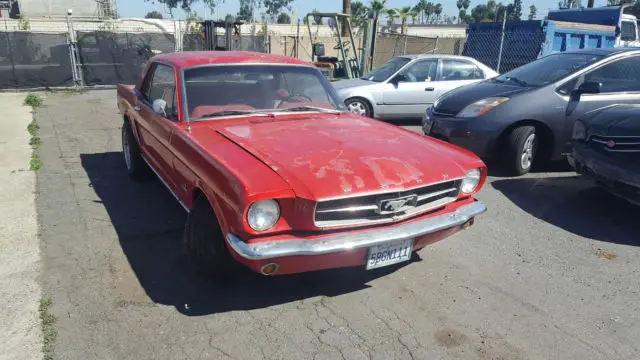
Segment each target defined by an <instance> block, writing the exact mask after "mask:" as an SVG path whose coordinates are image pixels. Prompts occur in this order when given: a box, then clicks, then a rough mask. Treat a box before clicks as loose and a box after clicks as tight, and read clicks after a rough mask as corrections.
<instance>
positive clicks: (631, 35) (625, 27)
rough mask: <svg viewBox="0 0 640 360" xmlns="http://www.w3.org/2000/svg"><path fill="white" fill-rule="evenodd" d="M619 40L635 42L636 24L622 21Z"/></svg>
mask: <svg viewBox="0 0 640 360" xmlns="http://www.w3.org/2000/svg"><path fill="white" fill-rule="evenodd" d="M620 40H622V41H635V40H636V24H634V23H633V22H632V21H623V22H622V26H621V27H620Z"/></svg>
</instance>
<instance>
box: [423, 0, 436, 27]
mask: <svg viewBox="0 0 640 360" xmlns="http://www.w3.org/2000/svg"><path fill="white" fill-rule="evenodd" d="M434 7H435V5H433V3H432V2H430V1H429V2H428V3H427V5H425V7H424V15H425V17H426V19H425V21H426V23H427V24H428V23H429V19H430V18H431V14H433V10H434Z"/></svg>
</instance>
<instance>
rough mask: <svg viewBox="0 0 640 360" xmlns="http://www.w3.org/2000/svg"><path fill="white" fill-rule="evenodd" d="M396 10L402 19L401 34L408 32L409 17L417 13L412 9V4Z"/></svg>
mask: <svg viewBox="0 0 640 360" xmlns="http://www.w3.org/2000/svg"><path fill="white" fill-rule="evenodd" d="M395 12H396V14H397V15H398V17H399V18H400V20H402V28H401V30H400V34H403V35H404V34H406V32H407V19H408V18H409V17H413V16H415V13H414V12H413V9H411V6H404V7H401V8H399V9H396V11H395Z"/></svg>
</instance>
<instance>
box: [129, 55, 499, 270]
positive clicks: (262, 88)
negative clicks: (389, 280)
mask: <svg viewBox="0 0 640 360" xmlns="http://www.w3.org/2000/svg"><path fill="white" fill-rule="evenodd" d="M118 108H119V110H120V112H121V113H122V115H123V117H124V124H123V126H122V146H123V153H124V161H125V163H126V167H127V170H128V172H129V175H130V176H131V177H132V178H133V179H135V180H142V179H145V178H149V176H148V175H151V174H153V173H155V174H156V175H157V177H158V178H160V180H161V181H162V182H163V183H164V184H165V185H166V186H167V188H168V189H169V190H170V191H171V192H172V193H173V195H174V196H175V197H176V199H177V200H178V201H179V202H180V204H182V206H183V207H184V208H185V209H186V210H187V211H188V212H189V216H188V220H187V224H186V227H185V232H184V243H185V247H186V249H187V253H188V255H189V257H190V259H191V261H192V262H193V263H194V264H195V265H196V266H197V267H198V268H200V269H201V270H203V271H205V272H206V273H207V274H210V275H213V276H217V277H220V276H221V277H225V276H229V275H231V273H232V271H233V270H235V269H237V268H238V267H241V265H245V266H247V267H249V268H250V269H252V270H253V271H256V272H259V273H261V274H264V275H281V274H291V273H299V272H305V271H313V270H321V269H329V268H339V267H349V266H363V267H364V268H366V269H373V268H378V267H382V266H387V265H391V264H395V263H399V262H402V261H406V260H409V259H410V258H411V254H412V252H414V251H416V250H418V249H421V248H423V247H425V246H426V245H428V244H431V243H433V242H436V241H438V240H441V239H443V238H445V237H448V236H450V235H452V234H454V233H456V232H457V231H459V230H461V229H466V228H468V227H469V226H470V225H471V224H473V221H474V218H475V217H476V216H477V215H479V214H481V213H483V212H484V211H485V210H486V208H485V206H484V205H483V204H482V203H481V202H479V201H477V200H475V199H474V198H473V195H474V194H475V193H477V192H478V191H479V190H480V188H481V187H482V186H483V184H484V181H485V178H486V172H487V171H486V166H485V165H484V163H483V162H482V161H481V160H480V159H479V158H478V157H476V156H475V155H473V154H472V153H471V152H469V151H466V150H463V149H461V148H458V147H455V146H453V145H450V144H447V143H444V142H441V141H439V140H436V139H431V138H428V137H425V136H423V135H420V134H417V133H414V132H411V131H409V130H405V129H402V128H399V127H396V126H393V125H389V124H386V123H383V122H380V121H377V120H373V119H370V118H366V117H363V116H359V115H355V114H352V113H350V112H349V111H347V109H346V108H345V106H344V104H342V103H341V102H340V100H339V98H338V96H337V95H336V92H335V90H334V89H333V88H332V86H331V84H330V83H329V82H328V81H326V80H325V78H324V77H323V76H322V74H321V73H320V71H319V70H318V69H316V68H314V67H313V66H311V65H310V64H308V63H306V62H303V61H300V60H297V59H293V58H289V57H284V56H277V55H270V54H261V53H250V52H192V53H189V52H183V53H174V54H163V55H158V56H156V57H154V58H152V59H151V60H150V61H149V62H148V63H147V64H146V65H145V68H144V70H143V73H142V76H141V77H140V79H139V80H138V83H137V84H136V85H120V86H119V87H118Z"/></svg>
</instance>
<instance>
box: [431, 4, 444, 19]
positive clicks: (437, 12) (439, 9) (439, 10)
mask: <svg viewBox="0 0 640 360" xmlns="http://www.w3.org/2000/svg"><path fill="white" fill-rule="evenodd" d="M433 13H434V14H435V16H436V19H435V21H436V22H438V21H440V14H442V4H440V3H437V4H436V5H435V6H434V7H433Z"/></svg>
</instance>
